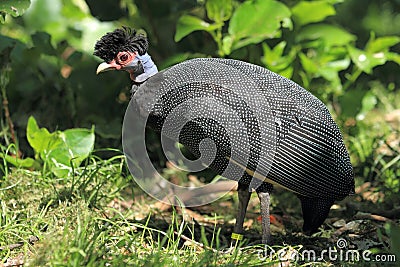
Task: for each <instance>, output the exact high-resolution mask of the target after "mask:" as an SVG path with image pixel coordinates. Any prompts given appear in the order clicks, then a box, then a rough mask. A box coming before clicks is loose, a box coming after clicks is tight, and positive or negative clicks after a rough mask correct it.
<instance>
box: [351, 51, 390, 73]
mask: <svg viewBox="0 0 400 267" xmlns="http://www.w3.org/2000/svg"><path fill="white" fill-rule="evenodd" d="M347 49H348V51H349V54H350V57H351V60H352V61H353V62H354V63H355V64H356V65H357V67H358V68H360V69H361V70H362V71H364V72H365V73H368V74H371V72H372V69H373V68H374V67H376V66H378V65H382V64H384V63H385V62H386V55H385V53H382V52H381V53H375V54H371V53H367V52H366V51H363V50H360V49H357V48H355V47H353V46H350V45H349V46H348V47H347Z"/></svg>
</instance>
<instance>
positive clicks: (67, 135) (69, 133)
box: [49, 128, 95, 167]
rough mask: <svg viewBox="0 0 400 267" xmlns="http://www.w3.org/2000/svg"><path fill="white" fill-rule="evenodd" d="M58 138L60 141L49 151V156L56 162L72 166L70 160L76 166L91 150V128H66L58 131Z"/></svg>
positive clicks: (92, 131) (92, 141)
mask: <svg viewBox="0 0 400 267" xmlns="http://www.w3.org/2000/svg"><path fill="white" fill-rule="evenodd" d="M59 138H60V139H61V140H62V143H60V145H59V146H57V147H56V148H54V149H53V150H52V151H51V152H50V153H49V157H50V158H53V159H54V160H55V161H56V162H57V163H62V164H64V165H66V166H72V165H71V161H72V163H73V164H74V166H75V167H77V166H79V164H80V163H81V162H82V160H84V159H85V158H87V157H88V156H89V154H90V152H91V151H92V150H93V146H94V139H95V136H94V130H93V129H91V130H89V129H79V128H76V129H68V130H66V131H64V132H60V134H59Z"/></svg>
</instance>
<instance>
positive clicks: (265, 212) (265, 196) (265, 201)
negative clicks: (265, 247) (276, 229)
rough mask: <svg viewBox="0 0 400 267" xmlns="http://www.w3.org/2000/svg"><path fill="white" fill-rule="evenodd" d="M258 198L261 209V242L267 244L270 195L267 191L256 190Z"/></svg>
mask: <svg viewBox="0 0 400 267" xmlns="http://www.w3.org/2000/svg"><path fill="white" fill-rule="evenodd" d="M257 194H258V198H259V199H260V210H261V226H262V242H263V244H268V243H270V241H271V231H270V218H269V203H270V197H269V193H268V192H257Z"/></svg>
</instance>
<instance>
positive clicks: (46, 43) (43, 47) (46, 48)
mask: <svg viewBox="0 0 400 267" xmlns="http://www.w3.org/2000/svg"><path fill="white" fill-rule="evenodd" d="M31 38H32V42H33V44H34V46H35V47H37V48H38V49H39V50H40V51H41V52H44V53H45V54H47V55H53V56H55V55H57V53H56V50H55V48H54V47H53V46H52V44H51V36H50V34H48V33H47V32H36V33H34V34H32V37H31Z"/></svg>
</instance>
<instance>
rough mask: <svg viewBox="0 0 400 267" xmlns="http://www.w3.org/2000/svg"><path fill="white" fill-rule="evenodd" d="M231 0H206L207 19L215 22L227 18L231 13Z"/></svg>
mask: <svg viewBox="0 0 400 267" xmlns="http://www.w3.org/2000/svg"><path fill="white" fill-rule="evenodd" d="M232 8H233V6H232V0H207V2H206V10H207V16H208V18H209V19H211V20H213V21H215V22H223V21H226V20H228V19H229V18H230V17H231V15H232Z"/></svg>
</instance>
